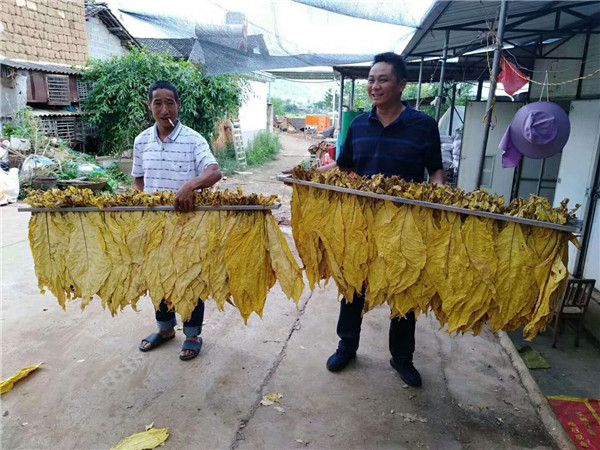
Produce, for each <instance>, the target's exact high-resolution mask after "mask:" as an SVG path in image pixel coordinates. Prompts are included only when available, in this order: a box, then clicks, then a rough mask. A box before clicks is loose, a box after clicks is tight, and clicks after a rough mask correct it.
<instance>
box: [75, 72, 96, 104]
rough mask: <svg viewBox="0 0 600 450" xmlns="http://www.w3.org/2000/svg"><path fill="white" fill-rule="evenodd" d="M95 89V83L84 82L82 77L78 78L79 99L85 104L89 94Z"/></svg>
mask: <svg viewBox="0 0 600 450" xmlns="http://www.w3.org/2000/svg"><path fill="white" fill-rule="evenodd" d="M93 88H94V82H93V81H83V79H81V77H77V98H79V102H80V103H83V102H85V101H86V100H87V98H88V94H89V92H90V91H91V90H92V89H93Z"/></svg>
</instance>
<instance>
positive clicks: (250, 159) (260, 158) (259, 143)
mask: <svg viewBox="0 0 600 450" xmlns="http://www.w3.org/2000/svg"><path fill="white" fill-rule="evenodd" d="M280 147H281V143H280V142H279V137H278V136H277V135H276V134H274V133H269V132H268V131H261V132H260V133H258V134H257V135H256V136H255V138H254V140H253V141H252V142H250V144H249V145H248V148H247V149H246V162H247V163H248V167H258V166H261V165H263V164H264V163H266V162H269V161H271V160H273V159H275V157H276V156H277V153H279V149H280ZM217 161H218V162H219V165H220V166H221V173H223V174H224V175H230V174H232V173H234V172H236V171H241V170H243V168H242V167H241V165H240V164H239V163H238V162H237V160H236V159H235V151H234V150H233V149H228V150H225V151H222V152H219V153H218V154H217Z"/></svg>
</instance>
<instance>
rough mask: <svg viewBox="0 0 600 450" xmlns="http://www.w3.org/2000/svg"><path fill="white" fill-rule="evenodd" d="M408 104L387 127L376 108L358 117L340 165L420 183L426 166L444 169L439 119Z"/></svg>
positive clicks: (341, 155)
mask: <svg viewBox="0 0 600 450" xmlns="http://www.w3.org/2000/svg"><path fill="white" fill-rule="evenodd" d="M403 103H404V102H403ZM404 106H405V107H406V108H405V109H404V111H402V114H400V117H398V118H397V119H396V120H395V121H394V122H392V123H391V124H389V125H388V126H387V127H384V126H383V124H382V123H381V122H380V121H379V119H378V118H377V112H376V109H375V108H373V109H372V110H371V112H369V113H365V114H361V115H360V116H358V117H356V118H355V119H354V121H353V122H352V125H350V129H349V130H348V135H347V137H346V141H345V142H344V147H343V148H342V151H341V152H340V155H339V156H338V159H337V164H338V166H340V167H342V168H345V169H351V170H353V171H354V172H356V173H357V174H358V175H361V176H362V175H376V174H383V175H385V176H387V177H391V176H392V175H397V176H399V177H401V178H403V179H405V180H407V181H415V182H419V183H420V182H422V181H423V177H424V174H425V168H427V170H428V172H429V173H430V174H432V173H433V172H435V171H437V170H439V169H442V167H443V166H442V150H441V144H440V133H439V130H438V127H437V123H436V122H435V120H433V119H432V118H431V117H430V116H428V115H427V114H425V113H422V112H420V111H417V110H415V109H413V108H411V106H410V105H409V104H408V103H404Z"/></svg>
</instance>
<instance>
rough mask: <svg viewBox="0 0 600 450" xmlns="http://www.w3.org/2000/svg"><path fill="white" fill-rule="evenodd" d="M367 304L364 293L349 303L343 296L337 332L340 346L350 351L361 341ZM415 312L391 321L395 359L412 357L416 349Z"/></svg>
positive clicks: (354, 351) (391, 341) (391, 350)
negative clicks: (364, 310)
mask: <svg viewBox="0 0 600 450" xmlns="http://www.w3.org/2000/svg"><path fill="white" fill-rule="evenodd" d="M364 306H365V297H364V295H355V296H354V301H353V302H352V303H348V302H347V301H346V299H345V298H342V301H341V303H340V317H339V319H338V324H337V334H338V336H339V337H340V343H339V344H338V348H339V349H340V350H342V351H345V352H349V353H356V351H357V350H358V344H359V341H360V327H361V324H362V312H363V308H364ZM415 325H416V320H415V313H414V312H410V313H408V314H407V315H406V316H405V317H402V318H396V319H392V320H391V321H390V334H389V346H390V353H391V354H392V357H394V359H411V360H412V355H413V353H414V351H415Z"/></svg>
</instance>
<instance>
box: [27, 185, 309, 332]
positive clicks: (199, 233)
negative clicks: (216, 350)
mask: <svg viewBox="0 0 600 450" xmlns="http://www.w3.org/2000/svg"><path fill="white" fill-rule="evenodd" d="M75 191H76V192H75ZM274 200H275V197H262V196H257V195H253V196H243V195H242V194H241V192H237V193H225V192H202V193H200V194H197V197H196V204H197V205H211V206H225V205H263V206H268V205H270V204H272V203H273V202H274ZM26 202H27V203H29V204H30V205H31V206H33V207H38V208H48V207H51V208H57V207H65V206H96V207H108V206H160V205H172V204H173V203H174V195H173V194H172V193H167V192H161V193H155V194H152V195H148V194H144V193H139V192H135V193H133V194H129V195H125V196H115V197H109V196H106V195H104V196H94V195H93V194H92V193H91V191H86V190H83V191H79V190H70V191H67V192H61V191H48V192H45V193H41V192H32V193H30V197H29V198H28V199H27V200H26ZM29 240H30V245H31V250H32V252H33V257H34V262H35V271H36V274H37V277H38V284H39V287H40V289H41V290H42V292H44V291H45V289H46V288H48V289H49V290H50V291H51V292H52V294H54V296H56V297H57V299H58V301H59V303H60V304H61V305H62V306H63V308H64V307H65V304H66V301H67V300H73V299H78V298H81V299H82V308H85V306H86V305H88V304H89V303H90V301H91V300H92V297H94V296H98V297H100V299H101V300H102V304H103V306H104V307H105V308H108V309H109V311H110V312H111V313H112V314H113V315H114V314H116V313H117V312H118V311H119V310H122V309H123V308H124V307H125V306H127V305H131V306H132V307H133V308H134V309H135V307H136V304H137V301H138V300H139V298H140V297H142V296H144V295H146V294H149V295H150V297H151V298H152V301H153V303H154V304H155V306H158V305H159V303H160V302H161V300H163V299H164V300H165V301H166V303H167V304H168V305H169V306H170V307H172V308H173V309H174V310H175V311H177V312H178V313H180V314H181V316H182V319H183V320H187V319H189V317H190V316H191V313H192V311H193V309H194V308H195V307H196V305H197V303H198V301H205V300H207V299H209V298H212V299H213V300H215V302H216V303H217V305H218V307H219V309H223V307H224V305H225V302H229V303H232V304H234V305H235V306H236V307H237V308H238V309H239V311H240V313H241V315H242V317H243V319H244V321H245V322H246V321H247V320H248V317H249V316H250V315H251V313H252V312H256V313H257V314H258V315H259V316H261V317H262V312H263V308H264V304H265V299H266V296H267V293H268V291H269V290H270V289H271V288H272V287H273V285H274V284H275V282H276V281H279V283H280V285H281V287H282V289H283V292H284V293H285V294H286V295H287V296H288V297H289V298H291V299H293V300H294V301H296V302H298V300H299V299H300V296H301V294H302V291H303V289H304V282H303V279H302V271H301V269H300V267H299V266H298V264H297V262H296V260H295V259H294V257H293V255H292V253H291V252H290V249H289V246H288V244H287V241H286V240H285V237H284V236H283V234H282V232H281V230H280V229H279V227H278V225H277V221H276V219H275V218H274V217H273V215H272V214H271V211H269V210H253V211H231V210H218V211H196V212H194V213H190V214H179V213H176V212H174V211H118V212H117V211H101V212H48V213H33V214H32V217H31V220H30V222H29ZM199 299H200V300H199Z"/></svg>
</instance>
